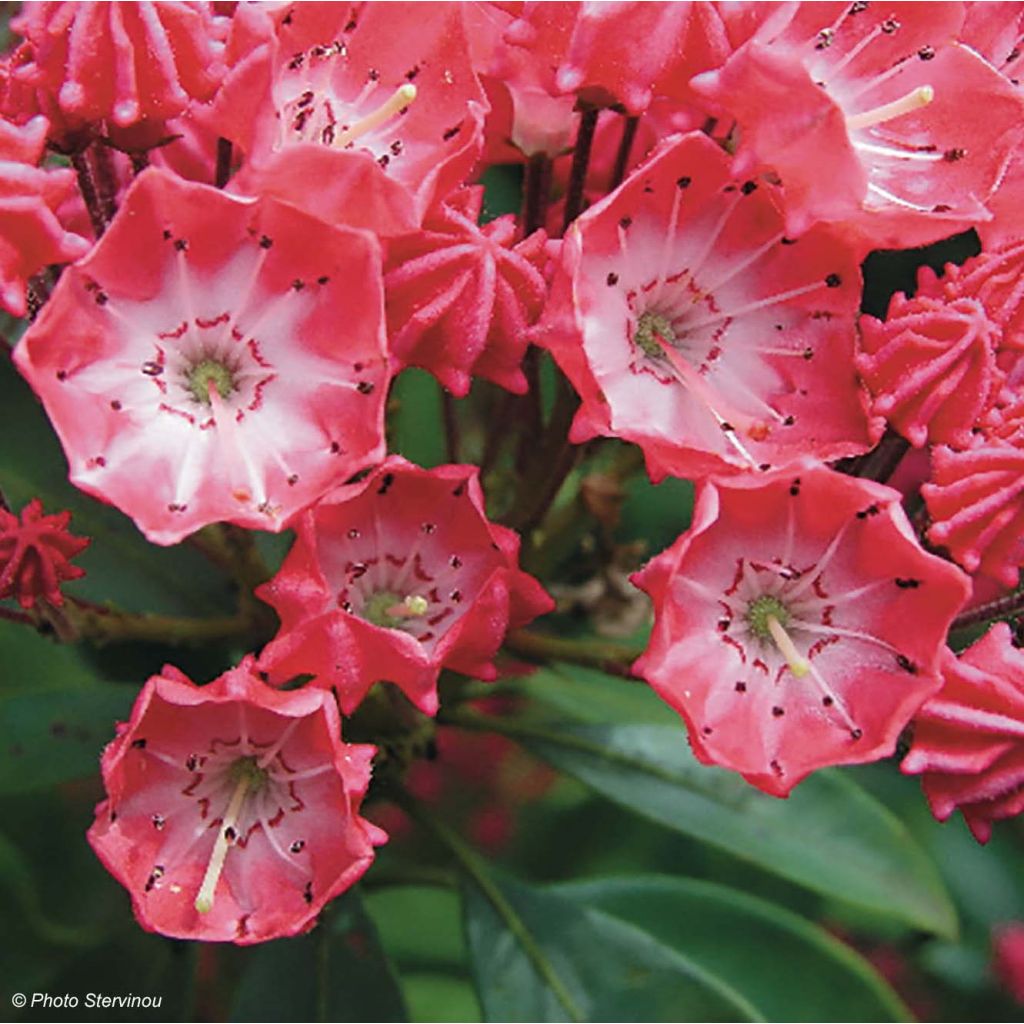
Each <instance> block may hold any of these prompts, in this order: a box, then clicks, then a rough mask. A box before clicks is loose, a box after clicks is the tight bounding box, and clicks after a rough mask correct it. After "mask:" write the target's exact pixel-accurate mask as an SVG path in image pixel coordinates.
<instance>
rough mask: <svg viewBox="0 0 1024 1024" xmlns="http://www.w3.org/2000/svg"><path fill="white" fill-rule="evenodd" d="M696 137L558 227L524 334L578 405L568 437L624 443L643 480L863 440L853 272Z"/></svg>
mask: <svg viewBox="0 0 1024 1024" xmlns="http://www.w3.org/2000/svg"><path fill="white" fill-rule="evenodd" d="M728 165H729V158H728V157H727V156H726V155H725V153H724V152H723V151H722V150H721V148H720V147H719V146H717V145H716V144H715V143H714V142H712V141H711V140H710V139H709V138H707V136H705V135H703V134H701V133H695V134H692V135H687V136H684V137H683V138H681V139H679V140H677V141H675V142H673V143H670V144H668V145H666V146H665V147H664V148H663V149H662V150H661V151H660V152H659V153H658V154H657V155H656V156H655V157H654V158H652V159H651V161H650V162H649V163H647V164H646V165H645V166H644V167H643V168H641V169H640V170H638V171H637V172H635V173H634V174H633V175H632V176H631V177H630V178H629V179H628V180H627V181H626V183H625V184H624V185H623V186H622V187H621V188H619V189H618V190H616V191H615V192H613V193H612V194H611V195H610V196H609V197H608V198H607V199H606V200H604V201H602V202H600V203H598V204H597V205H596V206H594V207H592V208H591V209H590V210H588V211H587V212H586V213H585V214H584V215H583V216H582V217H580V218H579V219H578V220H577V221H576V222H575V223H574V225H573V227H572V228H571V229H570V230H569V232H568V234H567V235H566V238H565V242H564V244H563V247H562V264H561V270H560V273H559V275H558V276H557V277H556V279H555V282H554V284H553V286H552V287H553V292H552V299H551V301H550V303H549V312H548V313H547V314H546V315H545V318H544V320H543V321H542V323H541V325H540V327H538V329H537V339H538V341H539V342H540V343H541V344H544V345H546V346H547V347H549V348H550V349H551V351H552V353H553V355H554V356H555V359H556V360H557V361H558V363H559V365H560V366H561V368H562V370H563V371H564V372H565V374H566V375H567V376H568V377H569V379H570V381H572V383H573V384H574V386H575V387H576V389H577V391H578V392H579V393H580V395H581V397H582V399H583V404H582V407H581V409H580V412H579V414H578V416H577V419H576V422H575V423H574V424H573V433H572V439H573V440H574V441H577V442H580V441H583V440H587V439H589V438H591V437H594V436H595V435H605V436H613V437H620V438H623V439H624V440H627V441H633V442H635V443H636V444H638V445H640V447H641V448H642V449H643V451H644V455H645V457H646V460H647V466H648V470H649V471H650V473H651V474H652V476H655V477H661V476H664V475H665V474H666V473H671V474H673V475H676V476H683V477H695V476H700V475H703V474H706V473H708V472H721V471H728V470H738V469H756V468H762V469H764V468H768V467H769V466H771V465H773V464H779V463H783V462H786V461H787V460H789V459H793V458H796V457H798V456H800V455H801V454H808V453H810V454H814V455H815V456H817V457H820V458H838V457H840V456H843V455H851V454H856V453H858V452H862V451H864V450H865V449H866V448H867V447H869V446H870V443H871V440H872V435H871V431H870V428H869V423H868V419H867V416H866V413H865V402H866V396H865V395H864V393H863V392H862V390H861V388H860V385H859V384H858V382H857V375H856V370H855V369H854V365H853V356H854V352H853V343H854V335H855V317H856V308H857V304H858V301H859V295H860V285H861V281H860V273H859V270H858V266H857V261H856V259H855V257H854V254H853V253H852V252H851V251H850V250H849V249H848V248H846V247H845V246H844V245H843V244H842V243H841V242H840V241H839V240H838V239H837V238H836V237H835V236H834V235H832V234H830V233H829V232H828V231H827V230H825V229H818V228H815V229H813V230H812V231H809V232H808V233H807V234H806V235H804V236H803V237H802V238H800V239H799V240H797V241H795V242H794V240H792V239H790V238H787V237H786V234H785V230H784V227H783V218H782V213H781V211H780V208H779V206H778V204H777V195H776V194H775V190H774V189H773V187H772V186H769V185H766V184H764V183H761V184H759V183H757V182H755V181H747V182H740V181H735V180H733V178H732V177H731V176H730V174H729V170H728Z"/></svg>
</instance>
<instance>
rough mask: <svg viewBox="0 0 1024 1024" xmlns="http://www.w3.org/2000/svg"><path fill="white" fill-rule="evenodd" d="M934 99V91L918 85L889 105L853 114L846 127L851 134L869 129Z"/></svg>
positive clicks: (928, 86) (923, 105)
mask: <svg viewBox="0 0 1024 1024" xmlns="http://www.w3.org/2000/svg"><path fill="white" fill-rule="evenodd" d="M933 99H935V90H934V89H933V88H932V87H931V86H930V85H919V86H918V87H917V88H916V89H911V90H910V92H908V93H907V94H906V96H901V97H900V98H899V99H898V100H893V101H892V102H891V103H883V104H882V105H881V106H880V107H875V108H873V109H872V110H865V111H864V112H863V113H861V114H853V115H851V116H850V117H848V118H847V119H846V127H847V129H848V130H849V131H851V132H856V131H861V130H862V129H864V128H871V127H872V126H873V125H876V124H882V122H884V121H891V120H892V119H893V118H894V117H901V116H902V115H903V114H909V113H910V112H911V111H912V110H918V109H920V108H921V107H926V106H928V104H929V103H931V101H932V100H933Z"/></svg>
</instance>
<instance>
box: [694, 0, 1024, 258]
mask: <svg viewBox="0 0 1024 1024" xmlns="http://www.w3.org/2000/svg"><path fill="white" fill-rule="evenodd" d="M792 10H793V11H794V12H795V13H794V14H793V16H792V18H791V20H790V21H789V22H788V24H786V25H785V27H784V28H783V29H782V30H781V31H780V30H779V28H778V25H777V24H774V25H773V28H772V31H765V30H764V29H762V30H761V31H760V32H758V33H757V34H756V35H755V36H754V38H753V39H751V40H750V41H749V42H748V43H747V44H746V45H744V46H743V47H741V48H740V49H739V50H738V51H737V52H736V53H735V54H733V56H732V57H731V58H730V59H729V60H728V61H727V62H726V63H725V65H724V67H722V68H721V69H719V70H717V71H712V72H708V73H707V74H706V75H703V76H700V77H699V78H697V79H696V80H695V82H694V83H693V84H694V88H696V89H697V90H698V91H699V92H701V93H703V95H704V96H705V97H706V98H707V99H708V100H709V101H710V102H711V103H712V104H713V105H714V107H715V109H716V111H718V112H720V113H722V114H723V115H724V114H728V115H730V116H732V117H734V118H735V119H736V121H737V122H738V124H739V126H740V133H741V142H740V149H739V153H738V157H739V162H738V166H737V173H740V174H749V173H750V172H751V171H752V170H753V169H754V168H755V167H756V166H762V165H767V166H771V167H772V168H774V170H775V171H776V172H777V173H778V175H779V176H780V177H781V179H782V182H783V185H784V187H785V190H786V196H787V200H788V202H789V204H790V205H789V206H788V207H787V213H788V221H787V223H788V226H789V230H790V231H793V232H796V233H799V232H800V231H802V230H804V229H805V228H806V227H807V226H809V225H810V224H812V223H814V222H815V221H816V220H833V221H851V222H856V223H857V224H858V226H859V229H860V230H861V231H862V232H864V233H865V234H866V235H867V237H868V238H870V239H871V240H872V241H873V243H874V244H875V245H876V246H882V245H886V246H888V245H892V246H895V247H906V246H908V245H920V244H924V243H926V242H930V241H935V240H937V239H939V238H942V237H944V236H945V235H949V234H952V233H953V231H954V230H955V229H956V227H957V224H961V225H963V226H965V227H966V226H969V225H970V223H971V221H977V220H984V219H986V218H987V213H986V212H985V210H984V207H983V205H982V204H983V202H984V200H985V198H986V196H988V194H989V193H990V192H991V191H992V190H993V188H994V187H995V185H996V184H997V182H998V181H999V177H1000V175H1001V173H1002V171H1003V168H1004V166H1005V164H1006V161H1007V159H1008V158H1009V155H1010V153H1011V152H1012V150H1013V148H1014V146H1015V145H1016V143H1017V141H1018V140H1019V139H1020V123H1021V114H1022V109H1024V107H1022V102H1021V99H1020V97H1019V96H1018V95H1017V93H1016V90H1015V89H1014V87H1013V86H1012V85H1011V84H1010V83H1009V82H1008V81H1007V80H1006V79H1005V78H1003V77H1002V76H1001V75H1000V74H999V73H998V72H997V71H996V70H995V69H994V68H992V67H991V65H989V64H988V63H987V62H986V61H984V60H983V59H982V58H980V57H979V56H978V55H977V54H976V53H974V52H973V51H972V50H970V49H968V48H967V47H965V46H960V45H958V44H956V43H955V42H954V40H955V36H956V33H957V31H958V29H959V27H960V24H961V22H962V20H963V7H962V5H960V4H955V3H950V4H938V5H928V6H924V5H921V4H916V3H901V2H896V3H889V4H884V5H883V4H877V3H865V2H856V3H853V4H850V3H849V2H848V0H842V2H838V3H812V4H799V5H794V6H793V8H792ZM978 110H984V112H985V116H984V117H979V116H977V111H978ZM950 221H953V222H954V223H952V224H951V223H950Z"/></svg>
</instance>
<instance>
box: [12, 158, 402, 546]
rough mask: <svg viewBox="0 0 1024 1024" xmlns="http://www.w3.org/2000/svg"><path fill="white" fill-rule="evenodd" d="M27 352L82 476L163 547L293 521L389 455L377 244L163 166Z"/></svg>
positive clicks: (25, 345)
mask: <svg viewBox="0 0 1024 1024" xmlns="http://www.w3.org/2000/svg"><path fill="white" fill-rule="evenodd" d="M15 362H16V364H17V366H18V368H19V369H20V370H21V372H22V374H23V375H24V376H25V377H26V378H27V379H28V381H29V383H30V384H31V385H32V387H33V388H34V389H35V391H36V393H37V394H38V395H39V396H40V398H41V399H42V401H43V404H44V405H45V407H46V410H47V412H48V414H49V416H50V419H51V421H52V423H53V425H54V428H55V429H56V431H57V433H58V435H59V436H60V438H61V440H62V442H63V444H64V449H65V452H66V454H67V457H68V461H69V463H70V470H71V480H72V482H74V483H75V484H77V485H78V486H79V487H81V488H82V489H83V490H85V491H87V492H88V493H90V494H92V495H94V496H96V497H98V498H101V499H102V500H105V501H108V502H110V503H111V504H114V505H116V506H118V507H119V508H120V509H122V510H123V511H124V512H126V513H127V514H128V515H130V516H131V517H132V518H133V519H134V520H135V521H136V523H137V525H138V526H139V528H140V529H141V530H142V531H143V533H145V534H146V536H147V537H148V538H149V539H150V540H152V541H153V542H155V543H157V544H173V543H175V542H177V541H179V540H181V539H182V538H183V537H185V536H186V535H188V534H189V533H191V532H193V531H194V530H197V529H199V528H200V527H201V526H204V525H206V524H207V523H210V522H215V521H218V520H226V521H229V522H233V523H238V524H239V525H243V526H247V527H254V528H256V529H264V530H273V531H276V530H280V529H282V528H283V527H284V526H285V525H286V523H287V522H288V520H289V518H290V517H291V516H292V515H293V514H294V513H296V512H297V511H298V510H299V509H301V508H304V507H305V506H306V505H308V504H310V503H311V502H312V501H315V500H316V499H317V498H319V497H320V496H321V495H322V494H323V493H325V492H326V491H327V490H328V489H330V488H331V487H333V486H335V485H336V484H338V483H340V482H342V481H343V480H345V479H347V478H348V477H350V476H351V475H352V474H353V473H355V472H357V471H358V470H360V469H361V468H363V467H365V466H366V465H368V464H372V463H373V462H376V461H378V460H379V459H380V458H381V456H382V455H383V452H384V440H383V408H384V392H385V390H386V385H387V379H388V377H387V365H386V357H385V352H384V325H383V295H382V285H381V277H380V257H379V252H378V249H377V246H376V243H375V241H374V239H372V238H371V237H370V236H369V235H366V234H363V233H362V232H355V231H351V230H347V229H342V228H333V227H330V226H328V225H325V224H322V223H320V222H318V221H316V220H314V219H312V218H310V217H309V216H307V215H306V214H303V213H301V212H300V211H298V210H296V209H294V208H293V207H290V206H286V205H284V204H282V203H278V202H276V201H274V200H261V201H252V200H240V199H235V198H232V197H230V196H226V195H224V194H223V193H222V192H220V191H218V190H216V189H213V188H210V187H207V186H204V185H197V184H190V183H187V182H183V181H180V180H179V179H176V178H174V177H173V176H172V175H170V174H168V173H165V172H162V171H158V170H156V169H150V170H148V171H146V172H145V173H144V174H143V175H141V176H140V177H139V178H138V179H137V180H136V182H135V183H134V184H133V185H132V187H131V189H130V190H129V193H128V195H127V197H126V199H125V202H124V205H123V207H122V208H121V210H120V212H119V213H118V216H117V217H116V218H115V220H114V222H113V224H112V225H111V227H110V229H109V230H108V231H107V233H106V234H105V235H104V236H103V239H102V241H101V242H100V243H99V244H98V245H97V246H96V248H95V249H94V250H93V251H92V252H91V253H90V255H89V256H88V258H87V259H85V260H83V261H81V262H80V263H78V264H76V265H75V266H74V267H73V268H71V269H70V270H69V271H68V272H67V273H65V274H64V275H63V277H62V278H61V280H60V283H59V285H58V286H57V288H56V290H55V291H54V294H53V297H52V298H51V300H50V301H49V302H48V303H47V305H46V307H45V309H44V310H43V313H42V315H41V316H40V317H39V319H38V320H37V321H36V322H35V324H33V326H32V327H31V329H30V330H29V331H28V332H27V334H26V335H25V337H24V338H23V339H22V341H21V343H20V345H19V346H18V349H17V350H16V352H15Z"/></svg>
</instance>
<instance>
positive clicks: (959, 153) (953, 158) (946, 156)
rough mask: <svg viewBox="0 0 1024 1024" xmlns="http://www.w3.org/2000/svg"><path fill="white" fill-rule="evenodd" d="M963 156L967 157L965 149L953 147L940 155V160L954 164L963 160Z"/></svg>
mask: <svg viewBox="0 0 1024 1024" xmlns="http://www.w3.org/2000/svg"><path fill="white" fill-rule="evenodd" d="M965 156H967V150H966V149H961V148H960V147H959V146H954V147H953V148H952V149H947V150H946V152H945V153H943V154H942V159H943V160H945V161H946V162H947V163H951V164H955V163H956V162H957V160H963V158H964V157H965Z"/></svg>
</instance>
